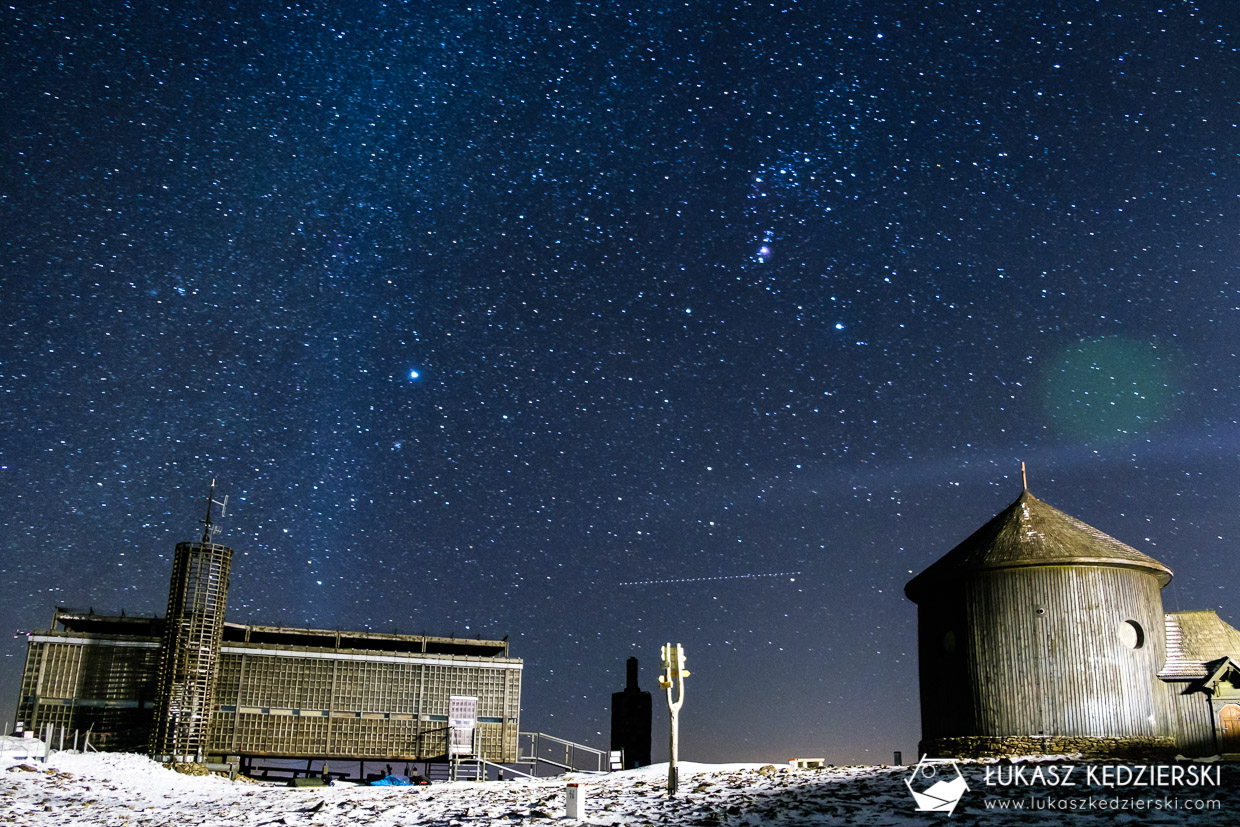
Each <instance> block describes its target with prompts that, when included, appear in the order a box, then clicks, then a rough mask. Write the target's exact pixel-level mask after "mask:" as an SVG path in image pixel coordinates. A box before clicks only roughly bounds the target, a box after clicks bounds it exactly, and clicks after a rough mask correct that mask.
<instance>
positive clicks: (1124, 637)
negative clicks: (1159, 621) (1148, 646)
mask: <svg viewBox="0 0 1240 827" xmlns="http://www.w3.org/2000/svg"><path fill="white" fill-rule="evenodd" d="M1119 639H1120V640H1121V641H1122V642H1123V644H1124V645H1125V646H1127V647H1128V648H1129V649H1140V648H1141V647H1142V646H1144V645H1145V630H1144V629H1142V628H1141V624H1140V623H1138V622H1137V621H1135V620H1125V621H1124V622H1123V623H1121V624H1120V625H1119Z"/></svg>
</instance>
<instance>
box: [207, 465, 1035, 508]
mask: <svg viewBox="0 0 1240 827" xmlns="http://www.w3.org/2000/svg"><path fill="white" fill-rule="evenodd" d="M1020 484H1021V487H1022V488H1024V489H1025V490H1026V491H1028V490H1029V476H1028V475H1027V474H1026V473H1025V461H1024V460H1023V459H1022V460H1021V461H1020ZM225 499H228V498H227V497H225ZM220 516H223V513H221V515H220Z"/></svg>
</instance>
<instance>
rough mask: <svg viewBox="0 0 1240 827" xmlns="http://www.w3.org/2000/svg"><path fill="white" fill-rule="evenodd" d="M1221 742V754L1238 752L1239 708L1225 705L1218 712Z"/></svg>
mask: <svg viewBox="0 0 1240 827" xmlns="http://www.w3.org/2000/svg"><path fill="white" fill-rule="evenodd" d="M1218 723H1219V730H1220V732H1221V736H1222V737H1221V741H1222V743H1221V744H1219V748H1220V749H1221V750H1222V751H1223V752H1240V706H1237V705H1236V704H1227V706H1225V707H1223V708H1222V709H1220V710H1219V711H1218Z"/></svg>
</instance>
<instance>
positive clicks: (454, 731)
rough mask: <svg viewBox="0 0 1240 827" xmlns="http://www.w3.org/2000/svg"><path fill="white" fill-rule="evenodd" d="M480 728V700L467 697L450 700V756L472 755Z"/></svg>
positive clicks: (461, 696)
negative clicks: (477, 728)
mask: <svg viewBox="0 0 1240 827" xmlns="http://www.w3.org/2000/svg"><path fill="white" fill-rule="evenodd" d="M477 726H478V699H477V698H471V697H469V696H467V695H452V696H451V697H449V698H448V754H449V755H472V754H473V751H474V728H475V727H477Z"/></svg>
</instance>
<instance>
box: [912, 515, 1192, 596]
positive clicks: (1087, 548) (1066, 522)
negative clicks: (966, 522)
mask: <svg viewBox="0 0 1240 827" xmlns="http://www.w3.org/2000/svg"><path fill="white" fill-rule="evenodd" d="M1073 565H1084V566H1120V567H1124V568H1137V569H1144V570H1146V571H1148V572H1149V573H1150V574H1152V575H1154V576H1155V577H1157V578H1158V585H1159V586H1165V585H1167V583H1169V582H1171V569H1169V568H1167V567H1166V566H1164V565H1163V564H1162V563H1160V562H1158V561H1157V560H1155V559H1154V558H1153V557H1149V556H1148V555H1145V554H1142V553H1141V552H1139V551H1137V550H1136V549H1135V548H1133V547H1132V546H1128V545H1125V544H1124V543H1121V542H1120V541H1119V540H1116V539H1115V538H1114V537H1111V536H1109V535H1106V534H1103V533H1102V532H1101V531H1099V530H1098V529H1096V528H1094V527H1093V526H1088V525H1086V524H1085V523H1083V522H1081V521H1080V520H1078V519H1076V518H1075V517H1070V516H1068V515H1067V514H1065V513H1063V512H1062V511H1060V510H1059V509H1057V508H1054V507H1053V506H1049V505H1047V504H1046V503H1044V502H1042V501H1041V500H1039V499H1038V498H1037V497H1035V496H1033V495H1032V494H1030V493H1029V492H1028V491H1022V492H1021V495H1020V496H1019V497H1017V498H1016V502H1014V503H1012V504H1011V505H1009V506H1008V507H1007V508H1005V509H1004V510H1003V511H1001V512H999V513H998V514H997V515H996V516H995V517H994V518H993V519H991V520H990V522H988V523H986V525H984V526H982V527H981V528H979V529H978V530H977V531H975V532H973V533H972V534H970V535H969V537H968V538H967V539H966V540H965V541H964V542H962V543H961V544H960V545H958V546H956V547H955V548H954V549H952V550H951V551H949V552H947V554H945V555H943V557H941V558H940V559H939V560H938V561H936V562H935V563H932V564H931V565H930V566H929V568H927V569H926V570H925V571H923V572H922V573H921V574H919V575H917V576H916V577H914V578H913V579H912V580H910V581H909V582H908V583H907V585H905V587H904V594H905V595H907V596H908V599H909V600H912V601H913V602H914V603H916V602H918V600H919V599H920V598H921V597H922V596H923V595H924V594H926V593H927V592H928V591H929V590H930V589H932V588H934V587H935V586H937V585H939V584H942V583H944V582H948V581H952V580H959V579H960V578H961V577H963V576H965V575H967V574H969V573H972V572H978V571H988V570H995V569H1011V568H1020V567H1024V566H1073Z"/></svg>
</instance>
